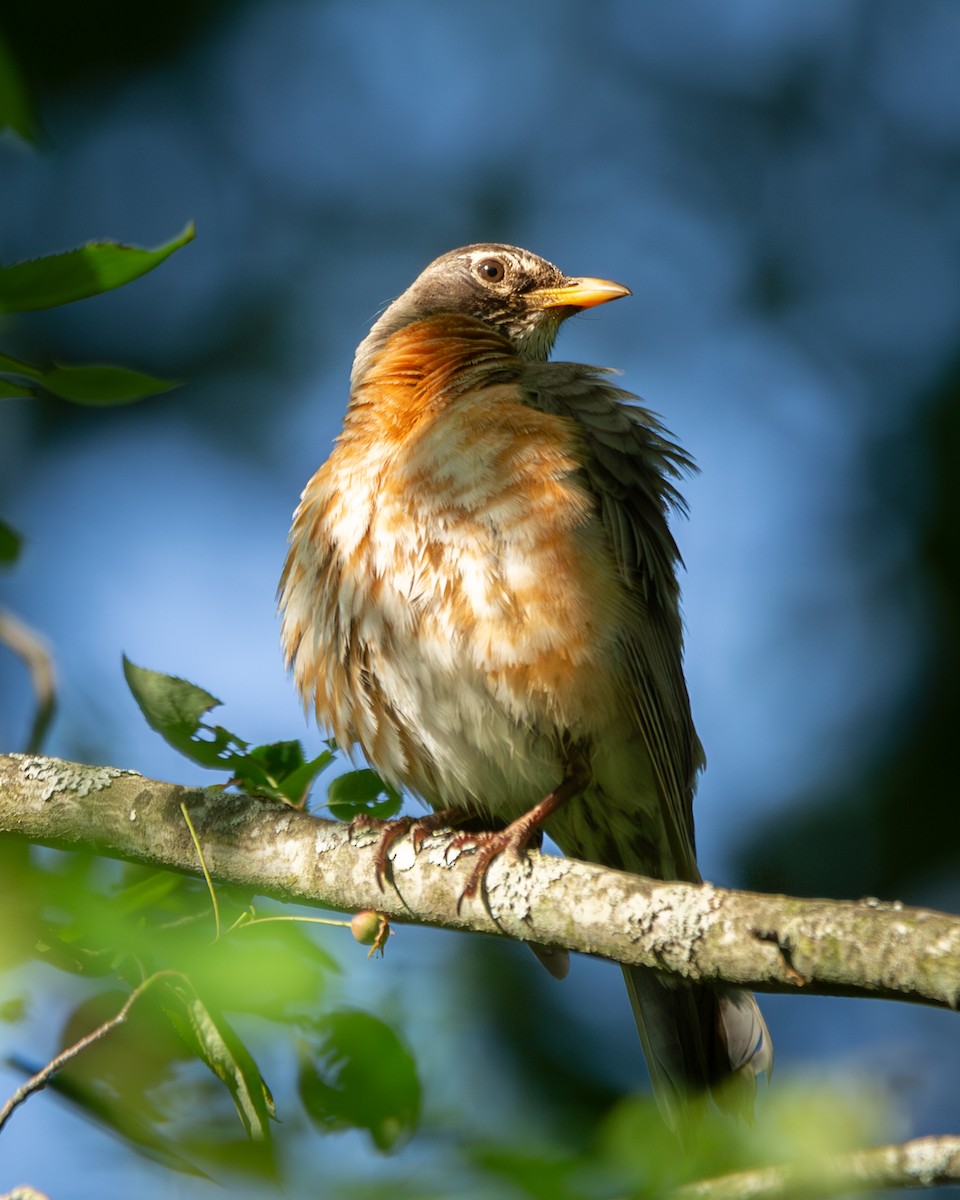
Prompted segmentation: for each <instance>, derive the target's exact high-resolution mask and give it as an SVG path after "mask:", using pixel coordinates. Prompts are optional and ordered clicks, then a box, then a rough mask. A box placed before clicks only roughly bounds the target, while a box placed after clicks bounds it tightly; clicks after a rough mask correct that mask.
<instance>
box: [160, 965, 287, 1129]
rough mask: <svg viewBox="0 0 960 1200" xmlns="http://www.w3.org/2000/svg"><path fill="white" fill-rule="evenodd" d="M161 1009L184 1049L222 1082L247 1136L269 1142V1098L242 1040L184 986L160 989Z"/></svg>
mask: <svg viewBox="0 0 960 1200" xmlns="http://www.w3.org/2000/svg"><path fill="white" fill-rule="evenodd" d="M163 1007H164V1010H165V1011H166V1013H167V1016H168V1017H169V1018H170V1020H171V1022H172V1023H173V1026H174V1028H175V1029H176V1030H177V1032H178V1033H179V1034H180V1035H181V1037H182V1038H183V1039H184V1041H185V1042H186V1043H187V1045H188V1046H190V1047H191V1049H192V1050H193V1051H194V1053H195V1054H196V1055H197V1057H198V1058H200V1059H201V1060H202V1061H203V1062H205V1063H206V1065H207V1066H208V1067H209V1068H210V1070H211V1071H212V1072H213V1073H214V1075H216V1076H217V1078H218V1079H219V1080H221V1082H222V1083H224V1084H225V1085H226V1087H227V1089H228V1090H229V1092H230V1095H231V1096H232V1098H233V1102H234V1104H235V1105H236V1109H237V1114H238V1116H239V1117H240V1120H241V1122H242V1123H243V1127H244V1129H246V1131H247V1135H248V1136H249V1137H251V1138H253V1139H254V1140H255V1141H269V1139H270V1121H271V1120H276V1115H277V1114H276V1110H275V1108H274V1104H273V1097H272V1096H271V1095H270V1089H269V1088H268V1087H267V1085H266V1083H265V1082H264V1080H263V1076H262V1075H261V1074H260V1069H259V1067H258V1066H257V1064H256V1063H255V1062H254V1060H253V1057H252V1055H251V1054H250V1052H249V1051H248V1050H247V1048H246V1046H245V1045H244V1043H243V1041H242V1040H241V1039H240V1037H239V1036H238V1035H237V1033H236V1031H235V1030H234V1029H233V1028H231V1026H230V1024H229V1023H228V1021H227V1020H226V1018H225V1017H224V1016H223V1014H222V1013H215V1012H214V1011H213V1010H212V1009H210V1008H209V1007H208V1006H207V1005H206V1004H204V1002H203V1001H202V1000H201V998H200V996H199V995H197V993H196V992H194V991H193V989H192V988H190V987H188V986H187V985H186V984H185V983H179V982H175V983H170V984H167V985H166V987H165V988H164V999H163Z"/></svg>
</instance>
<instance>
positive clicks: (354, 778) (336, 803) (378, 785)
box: [327, 767, 403, 821]
mask: <svg viewBox="0 0 960 1200" xmlns="http://www.w3.org/2000/svg"><path fill="white" fill-rule="evenodd" d="M402 803H403V798H402V796H401V795H400V793H399V792H398V791H397V790H396V788H393V787H391V786H390V784H389V783H385V782H384V781H383V780H382V779H381V778H380V776H379V775H378V774H377V773H376V771H371V770H370V769H369V768H368V767H365V768H363V769H362V770H360V771H348V772H347V773H346V774H345V775H338V776H337V777H336V778H335V779H332V780H331V781H330V786H329V787H328V788H327V804H328V807H329V809H330V813H331V815H332V816H334V817H336V819H337V820H338V821H352V820H353V818H354V817H356V816H359V815H360V814H366V815H367V816H371V817H377V818H379V819H381V820H387V819H389V818H390V817H393V816H396V814H397V813H398V812H399V811H400V806H401V804H402Z"/></svg>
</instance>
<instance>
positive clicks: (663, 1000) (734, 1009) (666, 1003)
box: [623, 967, 773, 1133]
mask: <svg viewBox="0 0 960 1200" xmlns="http://www.w3.org/2000/svg"><path fill="white" fill-rule="evenodd" d="M623 976H624V979H625V981H626V984H627V991H628V993H629V995H630V1003H631V1006H632V1007H633V1015H634V1018H635V1020H636V1022H637V1030H638V1032H639V1034H640V1042H641V1045H642V1046H643V1053H644V1057H645V1058H646V1060H647V1067H648V1069H649V1071H650V1079H651V1082H652V1083H653V1093H654V1096H655V1097H656V1100H657V1105H658V1107H659V1109H660V1111H661V1113H662V1114H663V1117H664V1120H665V1121H666V1122H667V1124H668V1125H669V1126H670V1127H671V1129H675V1130H677V1131H678V1132H681V1133H682V1132H683V1130H684V1128H686V1127H689V1125H690V1124H691V1122H692V1121H693V1120H694V1119H695V1118H696V1116H697V1113H698V1110H700V1109H701V1108H702V1107H703V1101H704V1098H705V1097H706V1095H707V1093H708V1092H709V1093H712V1095H713V1098H714V1100H715V1101H716V1103H717V1104H718V1105H719V1107H720V1108H722V1109H724V1110H725V1111H727V1112H731V1113H734V1114H736V1115H738V1116H743V1117H746V1118H748V1119H749V1118H750V1117H751V1116H752V1115H753V1099H754V1094H755V1092H756V1080H757V1076H758V1075H759V1074H761V1073H765V1074H766V1075H767V1077H768V1078H769V1075H770V1071H771V1070H772V1068H773V1043H772V1041H771V1039H770V1034H769V1032H768V1030H767V1026H766V1023H765V1022H764V1019H763V1016H762V1015H761V1013H760V1009H759V1008H758V1007H757V1002H756V1000H754V998H753V996H752V995H751V994H750V993H749V992H745V991H743V990H742V989H740V988H725V987H718V986H715V985H708V984H690V983H686V982H682V981H676V982H675V981H673V980H670V979H668V978H667V977H666V976H662V975H659V974H657V972H655V971H651V970H649V969H647V968H645V967H624V968H623Z"/></svg>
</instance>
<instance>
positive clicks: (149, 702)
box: [123, 657, 247, 768]
mask: <svg viewBox="0 0 960 1200" xmlns="http://www.w3.org/2000/svg"><path fill="white" fill-rule="evenodd" d="M123 673H124V676H125V678H126V680H127V684H128V686H129V688H130V691H131V692H132V693H133V698H134V699H135V700H136V702H137V704H138V705H139V706H140V711H141V712H142V713H143V715H144V717H146V719H147V724H148V725H149V726H150V728H151V729H155V730H156V731H157V733H159V734H160V736H161V737H163V738H164V739H165V740H166V741H168V742H169V743H170V745H171V746H173V747H174V748H175V749H176V750H179V751H180V753H181V754H185V755H186V756H187V758H189V759H192V760H193V761H194V762H196V763H199V764H200V765H201V766H204V767H220V768H222V767H224V766H225V765H228V764H229V762H230V759H231V756H232V755H234V754H237V753H242V752H243V751H245V750H246V748H247V743H246V742H244V741H243V740H242V739H240V738H238V737H237V736H236V734H233V733H231V732H230V731H229V730H228V729H224V728H223V727H222V726H221V725H207V724H206V723H204V722H203V721H201V719H200V718H201V717H202V716H203V715H204V714H205V713H207V712H209V711H210V709H211V708H217V707H219V705H220V703H221V702H220V701H219V700H218V699H217V698H216V696H211V694H210V693H209V692H208V691H205V690H204V689H203V688H201V687H198V686H197V685H196V684H195V683H190V682H189V680H186V679H180V678H178V677H177V676H175V675H164V674H162V673H161V672H160V671H150V670H148V669H147V668H146V667H138V666H137V665H136V664H135V663H132V662H131V661H130V660H129V659H128V658H126V657H124V660H123Z"/></svg>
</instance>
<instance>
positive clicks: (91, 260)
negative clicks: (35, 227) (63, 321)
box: [0, 221, 196, 312]
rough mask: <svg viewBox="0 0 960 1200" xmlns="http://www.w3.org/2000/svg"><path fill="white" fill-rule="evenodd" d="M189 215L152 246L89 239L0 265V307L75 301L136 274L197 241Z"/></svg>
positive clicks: (25, 309) (27, 307)
mask: <svg viewBox="0 0 960 1200" xmlns="http://www.w3.org/2000/svg"><path fill="white" fill-rule="evenodd" d="M195 235H196V230H195V227H194V224H193V222H192V221H191V222H190V223H189V224H188V225H187V226H186V227H185V228H184V229H183V230H182V231H181V232H180V233H178V234H177V236H176V237H174V238H171V240H170V241H169V242H166V243H165V244H164V245H162V246H157V247H156V248H155V249H153V250H145V249H143V248H142V247H141V246H127V245H124V244H123V243H122V242H88V243H87V245H85V246H79V247H77V249H76V250H68V251H67V252H66V253H64V254H48V255H45V256H44V257H42V258H33V259H30V260H28V261H27V262H20V263H13V264H12V265H11V266H9V267H0V312H28V311H32V310H35V309H39V308H53V307H54V306H56V305H58V304H71V303H72V302H73V301H74V300H83V299H85V298H86V297H88V296H96V295H99V294H100V293H101V292H109V291H112V290H113V289H114V288H118V287H122V286H123V285H124V284H125V283H130V282H131V280H133V279H138V278H139V277H140V276H141V275H145V274H146V273H147V272H148V271H152V270H153V269H154V267H158V266H159V265H160V263H162V262H164V260H165V259H167V258H169V257H170V255H171V254H173V252H174V251H175V250H179V249H180V247H181V246H185V245H186V244H187V243H188V242H191V241H193V239H194V237H195Z"/></svg>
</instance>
